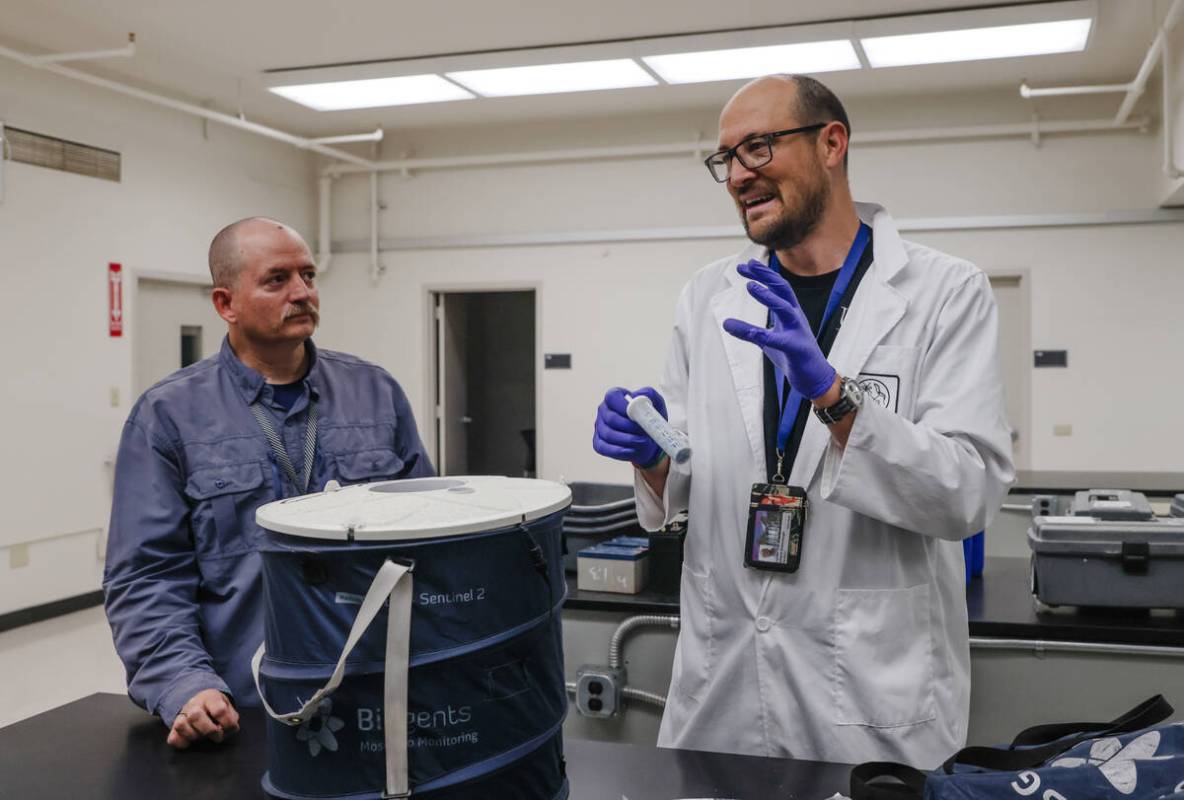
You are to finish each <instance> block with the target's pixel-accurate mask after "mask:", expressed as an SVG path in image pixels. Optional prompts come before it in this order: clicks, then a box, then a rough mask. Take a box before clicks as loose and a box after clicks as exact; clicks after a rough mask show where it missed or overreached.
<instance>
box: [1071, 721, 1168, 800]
mask: <svg viewBox="0 0 1184 800" xmlns="http://www.w3.org/2000/svg"><path fill="white" fill-rule="evenodd" d="M1158 749H1159V731H1149V732H1148V733H1145V734H1143V735H1142V736H1140V737H1138V738H1137V739H1135V740H1134V741H1133V742H1131V743H1130V744H1128V745H1127V746H1126V747H1123V746H1122V742H1121V741H1119V740H1118V739H1115V738H1107V739H1098V740H1097V741H1096V742H1094V743H1093V746H1092V747H1090V749H1089V758H1062V759H1060V760H1058V761H1054V762H1053V763H1052V766H1054V767H1069V768H1073V767H1084V766H1086V765H1089V766H1094V767H1098V768H1100V769H1101V770H1102V774H1103V775H1105V776H1106V780H1108V781H1110V785H1111V786H1113V787H1114V788H1115V789H1117V790H1118V791H1120V792H1122V793H1123V794H1132V793H1134V791H1135V788H1136V787H1137V786H1138V778H1139V775H1138V770H1137V767H1136V762H1138V761H1163V760H1164V759H1167V758H1171V756H1157V755H1155V751H1156V750H1158Z"/></svg>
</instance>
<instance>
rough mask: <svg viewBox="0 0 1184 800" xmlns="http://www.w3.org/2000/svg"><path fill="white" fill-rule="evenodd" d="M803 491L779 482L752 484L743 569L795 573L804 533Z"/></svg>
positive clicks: (804, 510)
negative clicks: (744, 567)
mask: <svg viewBox="0 0 1184 800" xmlns="http://www.w3.org/2000/svg"><path fill="white" fill-rule="evenodd" d="M806 505H807V503H806V491H805V490H804V489H801V488H799V487H797V486H786V485H785V484H781V483H754V484H753V485H752V500H751V502H750V504H749V507H748V535H747V536H746V537H745V541H744V566H746V567H750V568H752V569H763V570H771V571H773V572H797V570H798V566H799V565H800V564H801V562H802V538H803V537H804V535H805V532H806Z"/></svg>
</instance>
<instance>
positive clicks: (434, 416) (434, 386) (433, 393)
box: [421, 281, 545, 478]
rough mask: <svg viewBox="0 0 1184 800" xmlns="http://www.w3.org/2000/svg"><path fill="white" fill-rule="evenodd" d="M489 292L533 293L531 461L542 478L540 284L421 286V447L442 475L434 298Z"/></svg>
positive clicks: (484, 283)
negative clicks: (425, 423) (425, 416)
mask: <svg viewBox="0 0 1184 800" xmlns="http://www.w3.org/2000/svg"><path fill="white" fill-rule="evenodd" d="M492 292H533V293H534V457H535V471H534V474H535V477H540V478H541V477H543V475H544V472H543V470H544V468H545V466H544V460H543V446H542V443H543V430H542V424H541V421H542V418H543V359H542V355H541V354H542V347H543V314H542V307H543V306H542V303H543V297H542V295H543V284H542V282H541V281H454V282H428V283H425V284H423V291H422V297H421V303H422V305H421V308H422V310H423V327H422V331H423V336H424V338H423V341H424V342H425V343H426V345H425V346H426V352H425V353H424V355H425V358H424V361H423V365H424V371H423V386H424V394H423V401H424V406H423V407H424V408H426V409H428V412H429V414H430V421H431V435H430V436H428V437H427V439H428V440H427V441H425V442H424V446H425V447H426V448H427V451H428V455H429V456H431V459H432V463H433V464H435V465H436V471H437V472H442V471H443V467H444V465H443V462H442V461H441V460H440V458H441V452H440V419H441V415H442V414H443V408H442V406H441V403H440V402H439V393H438V392H439V390H440V389H441V388H442V387H440V386H439V385H438V384H439V372H438V370H437V367H436V354H437V352H438V349H439V343H438V342H437V341H436V335H437V329H436V296H437V295H440V294H487V293H492Z"/></svg>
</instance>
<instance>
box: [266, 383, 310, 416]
mask: <svg viewBox="0 0 1184 800" xmlns="http://www.w3.org/2000/svg"><path fill="white" fill-rule="evenodd" d="M302 394H304V379H303V378H302V379H300V380H298V381H296V382H294V383H273V384H272V385H271V396H272V399H274V400H275V402H276V404H277V405H279V406H280V407H282V408H283V409H284V411H290V410H291V409H292V406H294V405H296V401H297V400H298V399H299V398H300V395H302Z"/></svg>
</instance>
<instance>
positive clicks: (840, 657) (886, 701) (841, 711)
mask: <svg viewBox="0 0 1184 800" xmlns="http://www.w3.org/2000/svg"><path fill="white" fill-rule="evenodd" d="M831 634H832V639H833V650H834V652H833V656H834V663H833V668H832V672H831V695H832V697H831V701H832V704H833V707H834V709H835V722H836V723H838V724H839V725H866V726H871V727H882V728H887V727H897V726H902V725H915V724H917V723H921V722H927V721H929V720H932V719H934V718H935V717H936V716H937V714H936V710H935V708H936V706H935V700H934V697H933V641H932V635H931V633H930V625H929V585H928V584H920V585H917V586H910V587H908V588H905V589H839V590H838V593H837V595H836V599H835V607H834V616H833V618H832V620H831Z"/></svg>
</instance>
